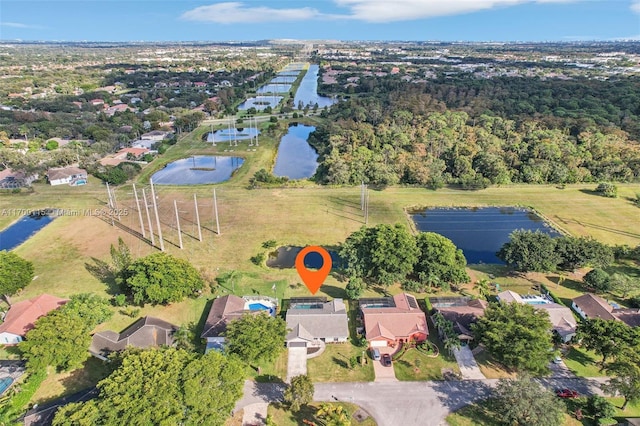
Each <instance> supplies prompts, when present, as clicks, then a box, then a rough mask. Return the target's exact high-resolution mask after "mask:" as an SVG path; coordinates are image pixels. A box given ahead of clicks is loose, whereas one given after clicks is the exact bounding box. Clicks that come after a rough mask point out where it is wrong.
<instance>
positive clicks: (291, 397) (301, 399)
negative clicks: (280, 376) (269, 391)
mask: <svg viewBox="0 0 640 426" xmlns="http://www.w3.org/2000/svg"><path fill="white" fill-rule="evenodd" d="M313 392H314V386H313V382H312V381H311V379H310V378H309V376H307V375H300V376H295V377H294V378H292V379H291V384H290V385H289V386H288V387H287V389H285V391H284V402H286V403H287V404H289V407H290V408H291V411H294V412H296V411H300V408H302V406H303V405H307V404H309V403H310V402H311V401H313Z"/></svg>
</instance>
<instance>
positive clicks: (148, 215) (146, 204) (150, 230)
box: [142, 188, 156, 246]
mask: <svg viewBox="0 0 640 426" xmlns="http://www.w3.org/2000/svg"><path fill="white" fill-rule="evenodd" d="M142 198H143V199H144V211H146V212H147V223H148V225H149V234H150V236H151V245H152V246H155V245H156V242H155V238H154V236H153V226H151V213H149V203H147V194H146V193H145V192H144V188H142Z"/></svg>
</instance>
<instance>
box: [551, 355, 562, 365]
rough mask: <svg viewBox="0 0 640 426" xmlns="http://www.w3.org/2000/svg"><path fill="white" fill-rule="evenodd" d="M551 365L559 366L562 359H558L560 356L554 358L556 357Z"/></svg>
mask: <svg viewBox="0 0 640 426" xmlns="http://www.w3.org/2000/svg"><path fill="white" fill-rule="evenodd" d="M553 363H554V364H560V363H562V358H560V356H556V357H555V358H554V359H553Z"/></svg>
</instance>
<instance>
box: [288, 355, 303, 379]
mask: <svg viewBox="0 0 640 426" xmlns="http://www.w3.org/2000/svg"><path fill="white" fill-rule="evenodd" d="M288 351H289V354H288V361H287V383H291V379H292V378H294V377H296V376H301V375H302V376H304V375H305V374H307V348H289V349H288Z"/></svg>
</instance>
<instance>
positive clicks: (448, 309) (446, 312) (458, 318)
mask: <svg viewBox="0 0 640 426" xmlns="http://www.w3.org/2000/svg"><path fill="white" fill-rule="evenodd" d="M435 299H442V298H433V299H429V301H430V302H431V306H432V307H433V309H434V310H435V311H436V312H437V313H440V314H441V315H442V316H443V317H444V319H446V320H447V321H451V323H453V329H454V331H455V332H456V334H457V335H458V339H460V341H461V342H462V343H463V344H464V343H468V342H470V341H471V340H473V332H472V331H471V326H472V325H473V324H475V323H476V322H477V321H478V319H480V318H481V317H482V316H484V311H485V310H486V309H487V306H488V305H489V304H488V303H487V302H486V301H485V300H480V299H470V298H468V297H456V298H446V299H448V300H447V303H446V304H443V305H438V303H437V302H436V301H435ZM432 321H433V317H432Z"/></svg>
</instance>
